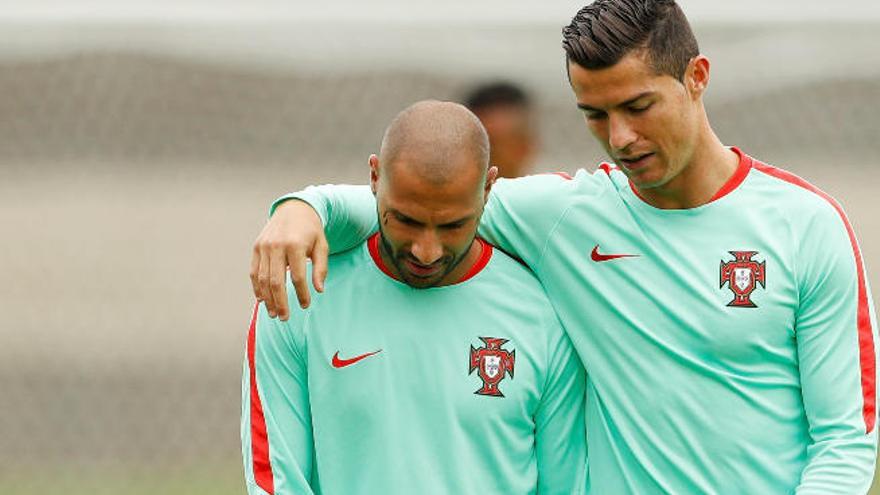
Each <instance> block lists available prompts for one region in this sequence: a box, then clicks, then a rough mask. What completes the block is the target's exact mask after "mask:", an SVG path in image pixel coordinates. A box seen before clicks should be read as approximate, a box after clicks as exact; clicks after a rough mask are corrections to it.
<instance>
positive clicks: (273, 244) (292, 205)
mask: <svg viewBox="0 0 880 495" xmlns="http://www.w3.org/2000/svg"><path fill="white" fill-rule="evenodd" d="M327 254H328V249H327V238H326V237H325V236H324V226H323V225H322V224H321V218H320V217H319V216H318V214H317V213H316V212H315V210H314V209H312V207H311V206H309V205H308V203H306V202H304V201H299V200H296V199H293V200H288V201H285V202H283V203H281V204H280V205H279V206H278V207H277V208H276V209H275V213H274V214H273V215H272V218H270V219H269V222H268V223H267V224H266V226H265V227H263V231H262V232H260V235H259V237H257V240H256V242H254V253H253V256H252V257H251V284H252V285H253V288H254V296H256V297H257V300H259V301H263V302H265V303H266V309H267V310H268V312H269V316H271V317H272V318H275V317H276V316H278V317H280V318H281V320H283V321H287V319H288V318H289V317H290V309H289V308H288V304H287V284H286V282H287V281H286V275H287V268H288V267H290V278H291V280H292V281H293V287H294V289H295V290H296V298H297V299H298V300H299V305H300V306H301V307H302V308H307V307H309V304H310V303H311V297H310V295H309V287H308V283H307V282H306V260H307V259H311V260H312V265H313V266H312V285H314V286H315V290H317V291H318V292H323V291H324V280H325V279H326V278H327Z"/></svg>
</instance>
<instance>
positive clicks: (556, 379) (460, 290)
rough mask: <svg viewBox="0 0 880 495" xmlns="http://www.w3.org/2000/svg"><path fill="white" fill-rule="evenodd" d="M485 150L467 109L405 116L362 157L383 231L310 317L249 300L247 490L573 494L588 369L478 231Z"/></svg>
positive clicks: (520, 271) (582, 452)
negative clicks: (284, 314) (273, 312)
mask: <svg viewBox="0 0 880 495" xmlns="http://www.w3.org/2000/svg"><path fill="white" fill-rule="evenodd" d="M488 155H489V154H488V139H487V136H486V133H485V131H484V130H483V128H482V126H481V125H480V122H479V120H477V118H476V117H475V116H474V115H473V114H472V113H471V112H469V111H468V110H467V109H466V108H464V107H463V106H461V105H459V104H455V103H448V102H436V101H426V102H420V103H417V104H415V105H413V106H411V107H409V108H408V109H406V110H404V111H403V112H401V113H400V114H399V115H398V116H397V117H396V118H395V119H394V121H393V122H392V124H391V126H390V127H389V128H388V130H387V131H386V133H385V137H384V139H383V140H382V146H381V150H380V152H379V156H378V157H377V156H376V155H373V156H371V157H370V159H369V163H370V179H371V180H370V182H371V188H372V192H373V193H374V194H375V198H376V202H377V204H378V218H377V221H378V222H379V225H380V227H379V232H377V233H376V234H374V235H373V236H371V237H370V239H369V240H368V241H366V242H360V244H359V248H358V249H351V250H349V251H347V252H346V253H343V254H336V255H333V256H331V257H330V266H331V267H332V269H333V275H332V276H331V277H330V279H329V280H328V286H329V287H330V289H329V291H328V293H327V294H325V295H320V296H317V297H315V301H314V304H312V306H311V308H309V310H308V311H307V312H298V313H297V314H295V315H294V317H293V318H291V319H289V320H287V321H281V320H278V319H272V318H270V316H269V314H268V313H267V311H266V308H265V306H264V305H261V306H260V307H259V308H258V309H257V310H255V313H254V317H253V322H252V324H251V329H250V334H249V338H248V353H247V355H248V364H247V371H248V372H247V373H245V375H244V378H243V382H244V383H243V387H242V393H243V409H242V449H243V454H244V461H245V472H246V481H247V486H248V491H249V493H250V494H251V495H265V494H267V493H269V494H271V493H276V494H285V495H294V494H296V495H300V494H306V493H312V491H314V492H315V493H323V494H324V495H333V494H350V493H369V494H388V495H394V494H416V493H443V494H453V493H454V494H474V495H477V494H488V493H504V494H511V495H513V494H526V493H541V494H547V495H578V494H582V493H583V491H584V488H585V483H586V443H585V435H586V432H585V426H584V400H583V397H584V386H585V385H584V371H583V367H582V366H581V365H580V361H579V359H578V357H577V355H576V354H575V352H574V349H573V347H572V345H571V342H570V341H569V339H568V337H567V336H566V334H565V332H564V331H563V329H562V327H561V325H560V324H559V321H558V319H557V317H556V314H555V313H554V311H553V308H552V306H551V305H550V301H549V300H548V299H547V297H546V295H545V294H544V292H543V290H542V289H541V286H540V284H539V283H538V281H537V280H536V279H535V278H534V276H533V275H532V274H531V273H530V272H529V271H528V269H527V268H525V267H524V266H522V265H521V264H520V263H518V262H516V261H514V260H513V259H511V258H510V257H508V256H507V255H505V254H504V253H502V252H499V251H497V250H495V249H494V248H493V247H492V246H491V245H490V244H488V243H487V242H485V241H483V240H482V239H479V238H476V237H475V236H476V231H477V225H478V224H479V221H480V216H481V214H482V210H483V206H484V205H485V202H486V200H487V199H488V194H489V190H490V188H491V187H492V184H493V183H494V182H495V177H496V174H497V169H496V168H495V167H491V166H490V165H489V160H488V159H489V156H488ZM375 211H376V210H374V213H375ZM344 220H345V217H344V216H343V217H334V216H333V215H332V214H331V215H330V216H329V217H327V221H328V222H330V223H334V222H344ZM289 297H291V298H293V297H295V293H294V291H293V290H292V287H291V288H290V291H289ZM475 390H476V391H475Z"/></svg>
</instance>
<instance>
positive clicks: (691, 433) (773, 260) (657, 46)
mask: <svg viewBox="0 0 880 495" xmlns="http://www.w3.org/2000/svg"><path fill="white" fill-rule="evenodd" d="M563 37H564V40H563V47H564V49H565V53H566V57H567V64H566V68H567V73H568V79H569V81H570V84H571V88H572V91H573V93H574V97H575V101H576V103H577V106H578V108H579V109H581V110H582V111H583V114H584V119H585V121H586V124H587V127H588V128H589V130H590V132H591V133H592V134H593V136H594V137H595V138H597V139H598V140H599V141H600V142H601V143H602V145H603V146H604V147H605V150H606V151H607V153H608V155H609V156H610V157H611V158H612V159H613V161H614V163H615V164H614V165H612V164H603V165H601V166H600V167H599V169H598V170H597V171H596V172H595V173H588V172H585V171H579V172H578V173H577V174H576V176H575V177H574V178H571V179H566V178H563V177H560V176H557V175H546V176H534V177H528V178H523V179H516V180H508V181H503V180H502V181H499V182H498V184H497V185H496V186H495V188H494V190H493V192H492V195H491V198H490V200H489V203H488V204H487V206H486V209H485V214H484V215H483V219H482V223H481V225H480V230H479V232H480V234H481V235H482V236H483V237H484V238H486V239H487V240H489V241H490V242H492V243H495V244H496V245H497V246H499V247H500V248H502V249H504V250H506V251H508V252H510V253H512V254H514V255H516V256H518V257H519V258H521V259H522V260H523V261H524V262H525V263H527V264H528V265H529V266H530V267H531V268H532V269H533V270H534V272H535V274H536V275H537V276H538V278H539V280H540V281H541V283H542V284H543V285H544V288H545V290H546V291H547V293H548V295H549V296H550V299H551V302H552V303H553V305H554V307H555V308H556V311H557V314H559V316H560V318H561V320H562V323H563V325H564V326H565V328H566V330H567V331H568V333H569V336H570V337H571V340H572V342H573V344H574V345H575V348H576V349H577V350H578V353H579V355H580V357H581V358H582V359H583V363H584V365H585V367H586V370H587V374H588V376H589V377H590V379H589V380H588V384H587V411H588V414H587V421H588V426H587V434H588V438H589V441H590V463H589V471H590V475H589V478H590V481H591V483H592V489H593V491H594V493H599V494H606V493H610V494H640V495H641V494H655V493H671V494H691V493H724V494H740V493H741V494H782V493H797V494H801V495H805V494H848V495H851V494H858V493H865V492H866V491H867V490H868V487H869V486H870V484H871V479H872V476H873V471H874V464H875V458H876V441H877V432H876V428H875V423H876V419H877V411H876V398H875V392H876V391H875V381H876V349H875V339H876V333H875V332H876V317H875V314H874V308H873V305H872V301H871V296H870V291H869V287H868V282H867V277H866V275H865V267H864V264H863V260H862V256H861V253H860V250H859V246H858V244H857V242H856V237H855V234H854V233H853V229H852V227H851V226H850V224H849V222H848V221H847V218H846V216H845V214H844V212H843V210H842V209H841V207H840V205H839V204H838V203H837V202H836V201H835V200H834V199H832V198H831V197H830V196H828V195H827V194H826V193H824V192H822V191H821V190H819V189H817V188H816V187H814V186H813V185H811V184H809V183H807V182H806V181H804V180H802V179H800V178H798V177H796V176H795V175H793V174H791V173H789V172H786V171H784V170H782V169H779V168H775V167H773V166H770V165H768V164H765V163H763V162H761V161H760V160H758V159H755V158H752V157H750V156H749V155H748V154H746V153H745V152H744V151H742V150H740V149H737V148H730V147H727V146H724V145H723V144H722V142H721V141H720V140H719V138H718V137H717V136H716V135H715V133H714V132H713V130H712V127H711V126H710V123H709V119H708V117H707V115H706V111H705V108H704V105H703V94H704V93H705V91H706V88H707V85H708V84H709V79H710V78H709V74H710V64H709V60H708V59H707V58H706V57H705V56H703V55H702V54H700V52H699V49H698V46H697V42H696V40H695V38H694V36H693V33H692V31H691V28H690V26H689V23H688V21H687V19H686V17H685V16H684V14H683V12H682V11H681V9H680V8H679V6H678V5H677V4H676V3H675V2H674V1H672V0H598V1H596V2H594V3H592V4H590V5H588V6H586V7H584V8H583V9H581V10H580V11H579V12H578V13H577V15H576V16H575V17H574V18H573V19H572V21H571V24H570V25H568V26H567V27H566V28H565V29H564V30H563ZM295 196H296V197H299V198H301V199H305V200H307V201H308V202H309V203H310V204H311V205H312V206H313V207H314V208H315V209H316V210H317V212H318V213H319V214H320V215H321V216H322V217H325V218H326V215H327V211H328V208H330V207H331V206H332V209H333V211H334V215H344V216H346V217H347V218H348V221H347V222H345V223H344V224H328V225H327V228H328V232H329V235H330V238H331V241H332V242H331V247H332V248H333V249H334V250H337V249H344V248H345V247H347V246H346V245H345V244H344V243H339V242H337V240H336V239H335V238H334V236H336V235H338V232H340V231H341V230H346V229H352V228H353V226H356V227H357V228H359V229H362V230H363V231H370V230H374V229H375V220H374V219H372V218H371V217H370V215H369V211H370V205H369V202H368V201H369V191H368V190H353V189H339V188H334V187H322V188H313V189H309V190H307V191H305V192H303V193H301V194H299V195H295ZM283 199H287V198H283ZM362 203H363V204H362ZM340 210H343V211H342V212H340ZM323 238H324V234H323V232H322V230H321V222H320V219H319V217H318V216H316V215H315V211H312V210H311V209H310V208H309V207H308V206H306V205H305V204H304V203H303V202H301V201H286V202H283V203H282V204H281V205H280V206H279V207H278V208H277V210H276V211H275V214H274V216H273V217H272V218H271V221H270V223H269V224H268V225H267V226H266V228H265V229H264V231H263V233H262V234H261V237H260V238H258V241H257V246H256V256H255V260H256V262H255V263H254V266H256V267H257V268H256V269H255V270H254V279H255V290H256V292H257V294H258V297H262V298H264V299H265V300H267V301H272V302H271V306H270V307H271V310H272V311H273V312H276V311H277V312H279V313H280V314H281V315H282V316H286V314H287V307H286V306H281V305H278V304H277V303H278V301H279V300H280V299H279V297H278V296H275V295H273V291H272V290H271V288H270V287H268V286H267V285H266V284H264V283H263V281H264V280H268V279H270V278H271V277H269V275H268V274H273V276H277V275H276V274H277V273H283V271H284V269H285V267H286V265H287V264H290V265H291V270H292V277H293V279H294V286H295V287H297V288H298V290H299V292H300V293H301V294H304V297H301V298H300V303H301V304H303V305H307V304H308V303H309V300H308V297H307V293H306V292H305V291H303V290H301V289H302V288H304V287H305V286H306V281H305V277H304V275H303V270H302V269H301V265H302V264H304V263H305V258H306V257H307V256H313V258H314V263H315V265H316V267H319V271H317V272H316V276H315V280H314V281H313V283H317V284H318V286H319V287H320V283H321V278H322V276H323V273H324V271H323V267H324V262H323V260H322V256H321V251H320V249H314V246H315V244H319V243H321V242H323ZM273 244H277V245H279V246H281V248H280V249H276V250H271V249H269V248H268V246H270V245H273ZM328 290H332V289H329V288H328ZM283 302H286V299H284V300H283Z"/></svg>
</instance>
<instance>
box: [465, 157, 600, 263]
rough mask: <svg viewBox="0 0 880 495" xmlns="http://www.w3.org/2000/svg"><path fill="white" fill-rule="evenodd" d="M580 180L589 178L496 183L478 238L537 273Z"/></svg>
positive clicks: (553, 176) (535, 178) (558, 176)
mask: <svg viewBox="0 0 880 495" xmlns="http://www.w3.org/2000/svg"><path fill="white" fill-rule="evenodd" d="M581 180H585V181H587V180H592V176H590V175H589V174H586V173H585V172H584V173H579V174H578V177H577V178H576V179H572V178H570V177H569V176H567V175H565V174H541V175H530V176H527V177H521V178H518V179H499V180H498V181H497V182H496V183H495V185H494V186H493V187H492V193H491V194H490V195H489V201H488V202H487V204H486V208H485V210H484V212H483V217H482V219H481V220H480V229H479V233H480V235H481V236H482V237H483V238H484V239H486V240H487V241H489V242H490V243H492V244H494V245H496V246H498V247H499V248H501V249H502V250H504V251H506V252H507V253H509V254H511V255H513V256H515V257H517V258H519V259H521V260H522V261H524V262H525V263H526V264H527V265H528V266H529V267H530V268H532V270H534V271H535V272H537V271H538V270H539V267H540V262H541V260H542V257H543V254H544V250H545V248H546V247H547V244H548V242H549V240H550V235H551V233H552V231H553V229H554V228H555V227H556V225H557V224H558V223H559V221H560V220H561V218H562V216H563V213H564V212H565V210H566V209H567V206H568V204H569V199H570V197H571V195H572V193H573V192H574V190H575V189H576V188H577V187H578V186H579V185H580V184H577V182H579V181H581Z"/></svg>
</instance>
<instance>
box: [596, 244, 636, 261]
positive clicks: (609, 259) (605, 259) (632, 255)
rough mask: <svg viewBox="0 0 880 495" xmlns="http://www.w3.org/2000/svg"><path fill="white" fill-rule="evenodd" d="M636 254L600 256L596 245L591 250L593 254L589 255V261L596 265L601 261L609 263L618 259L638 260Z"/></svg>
mask: <svg viewBox="0 0 880 495" xmlns="http://www.w3.org/2000/svg"><path fill="white" fill-rule="evenodd" d="M638 257H639V255H637V254H600V253H599V245H598V244H596V247H594V248H593V252H591V253H590V259H591V260H593V261H595V262H596V263H601V262H602V261H611V260H616V259H620V258H638Z"/></svg>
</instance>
